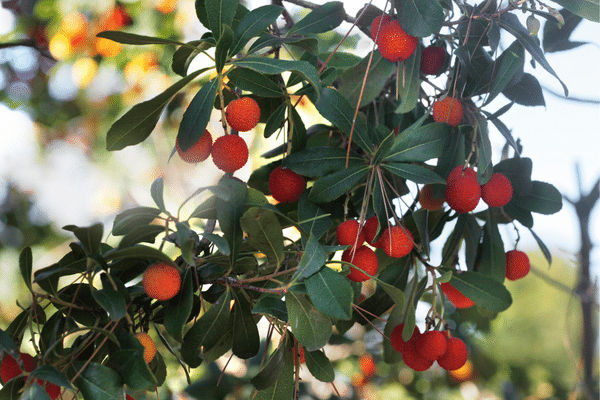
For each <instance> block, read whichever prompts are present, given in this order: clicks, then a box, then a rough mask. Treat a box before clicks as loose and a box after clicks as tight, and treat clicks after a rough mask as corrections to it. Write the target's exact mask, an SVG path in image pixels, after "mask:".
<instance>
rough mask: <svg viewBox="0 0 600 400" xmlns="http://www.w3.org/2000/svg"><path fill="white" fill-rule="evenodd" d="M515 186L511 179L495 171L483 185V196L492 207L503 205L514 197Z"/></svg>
mask: <svg viewBox="0 0 600 400" xmlns="http://www.w3.org/2000/svg"><path fill="white" fill-rule="evenodd" d="M512 195H513V187H512V183H510V180H509V179H508V178H507V177H506V176H504V175H503V174H501V173H499V172H494V173H493V174H492V177H491V178H490V180H489V181H488V182H487V183H486V184H485V185H482V186H481V198H482V199H483V201H484V202H485V203H486V204H487V205H488V206H490V207H502V206H505V205H507V204H508V202H509V201H510V199H512Z"/></svg>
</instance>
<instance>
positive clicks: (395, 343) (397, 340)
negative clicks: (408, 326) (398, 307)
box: [390, 324, 421, 353]
mask: <svg viewBox="0 0 600 400" xmlns="http://www.w3.org/2000/svg"><path fill="white" fill-rule="evenodd" d="M403 330H404V324H398V325H396V326H395V327H394V329H392V333H390V342H391V343H392V347H393V348H394V350H396V351H397V352H398V353H403V352H404V350H406V348H407V347H408V344H409V343H414V341H415V340H417V338H418V337H419V336H420V335H421V331H420V330H419V327H418V326H415V329H414V330H413V333H412V336H411V337H410V339H408V342H405V341H404V339H402V331H403Z"/></svg>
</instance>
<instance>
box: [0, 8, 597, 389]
mask: <svg viewBox="0 0 600 400" xmlns="http://www.w3.org/2000/svg"><path fill="white" fill-rule="evenodd" d="M292 3H295V2H292ZM555 3H557V4H559V5H562V6H564V7H567V8H568V10H570V11H568V10H562V11H561V12H560V13H559V12H558V11H557V10H556V9H554V8H551V7H549V6H547V5H546V4H545V3H542V2H538V1H536V0H532V1H518V2H511V3H509V4H508V5H507V6H506V7H504V8H503V7H501V6H500V5H498V4H497V3H496V1H493V0H490V1H484V2H482V3H481V4H479V5H476V6H472V5H469V4H464V3H463V2H460V1H454V2H453V1H450V0H439V1H438V0H426V1H425V0H423V1H405V0H396V1H394V2H392V3H391V4H390V7H389V10H381V9H378V8H376V7H374V6H372V5H368V6H365V7H364V8H362V9H361V10H360V11H359V12H358V14H357V15H356V16H355V17H350V16H348V15H347V14H346V12H345V10H344V5H343V3H341V2H329V3H326V4H324V5H321V6H311V7H310V8H311V10H310V12H308V13H307V14H305V15H304V16H303V17H302V18H300V19H298V20H294V19H293V18H292V16H291V15H290V14H289V12H288V11H287V9H286V8H285V7H284V5H283V4H282V3H281V2H279V3H278V4H273V5H267V6H262V7H258V8H256V9H252V10H250V9H248V8H246V7H245V6H243V5H242V4H239V3H238V1H237V0H204V1H202V0H198V1H196V2H195V9H196V14H197V17H198V19H199V21H200V22H201V23H202V25H203V26H204V27H206V28H207V29H208V30H209V32H208V33H207V34H205V35H203V36H202V37H201V38H198V39H197V40H193V41H190V42H188V43H181V42H178V41H175V40H171V39H165V38H157V37H149V36H142V35H137V34H133V33H128V32H126V31H104V32H102V33H100V34H99V36H100V37H101V38H104V39H107V40H111V41H114V42H118V43H121V44H123V45H129V46H146V45H165V46H177V50H176V51H175V52H174V54H173V60H172V65H171V67H172V70H173V72H174V73H176V74H178V75H179V76H180V78H179V79H178V80H176V81H175V82H174V83H173V84H172V86H170V87H169V88H168V89H167V90H165V91H164V92H163V93H161V94H159V95H157V96H156V97H154V98H152V99H150V100H148V101H145V102H143V103H140V104H138V105H136V106H134V107H133V108H131V109H130V110H129V111H128V112H126V113H125V114H124V115H122V116H121V117H120V118H119V119H118V120H116V121H115V122H114V124H113V125H112V127H111V128H110V130H109V131H108V133H107V138H106V143H107V149H108V150H109V151H118V150H121V149H123V148H125V147H127V146H134V145H137V144H139V143H141V142H142V141H144V140H145V139H146V138H148V137H149V135H151V134H152V132H153V130H154V128H155V126H156V125H157V123H158V122H159V120H160V117H161V114H162V112H163V110H164V109H165V107H167V106H168V104H169V102H170V101H171V100H172V99H173V97H174V96H175V95H176V94H177V93H178V92H179V91H181V90H184V88H186V86H187V87H190V86H192V85H191V84H192V82H195V84H196V85H197V87H198V90H197V93H196V94H195V95H194V97H193V99H192V100H191V102H190V103H189V105H188V107H187V109H186V111H185V113H184V114H183V116H182V118H181V121H180V125H179V131H178V134H177V137H176V143H177V146H174V148H173V154H172V156H175V153H176V152H177V153H178V154H179V156H181V157H182V158H184V159H186V157H184V156H183V154H186V153H187V152H192V153H193V155H195V156H197V158H194V157H193V156H192V154H190V153H187V154H189V155H190V157H189V159H190V160H192V161H194V162H195V160H202V161H201V162H215V164H217V165H218V166H219V168H221V169H222V170H223V171H224V175H223V176H222V178H221V179H220V180H219V182H218V183H217V184H216V185H214V186H208V187H202V188H198V190H197V191H196V192H195V193H194V195H193V196H191V197H190V198H187V199H182V201H181V203H182V205H184V204H189V203H193V202H196V203H197V206H196V208H195V209H194V210H193V211H192V212H191V213H190V214H189V215H181V212H180V210H169V209H167V207H166V206H165V201H164V198H163V190H164V182H163V180H162V178H159V179H157V180H156V181H155V182H154V183H153V184H152V187H151V189H150V191H151V195H152V198H153V199H154V202H155V205H153V206H151V205H147V206H143V207H137V208H132V209H128V210H125V211H123V212H121V213H120V214H119V215H117V217H116V218H115V220H114V224H113V226H112V229H111V234H112V236H113V237H116V238H118V243H116V244H114V245H111V244H109V243H106V241H105V240H104V236H105V235H104V234H105V229H104V227H103V226H102V225H101V224H95V225H92V226H88V227H78V226H73V225H71V226H66V227H65V229H66V230H68V231H70V232H72V233H73V235H74V236H75V238H76V239H77V241H75V242H73V243H71V244H70V251H69V252H68V253H67V254H65V255H64V257H63V258H61V259H60V260H59V261H57V262H56V263H55V264H53V265H50V266H48V267H46V268H42V269H40V270H38V271H36V272H35V274H34V273H32V264H33V261H32V252H31V249H30V248H29V247H27V248H25V249H24V250H23V251H22V253H21V256H20V259H19V267H20V271H21V273H22V276H23V279H24V280H25V282H26V284H27V287H28V289H29V290H30V291H31V294H32V302H31V304H30V305H29V306H28V307H27V308H25V309H24V310H23V312H22V313H21V314H20V315H19V316H18V317H17V318H16V319H15V320H14V321H13V323H12V324H11V325H10V326H9V327H8V328H7V329H6V330H4V331H1V332H0V345H1V346H2V348H3V349H4V350H5V351H7V352H8V354H9V355H10V357H13V358H14V359H15V360H17V365H18V364H19V363H21V365H23V364H22V363H23V358H24V357H23V356H21V355H20V353H19V349H20V344H21V342H22V341H23V339H24V337H25V335H26V334H27V335H31V337H32V338H33V341H34V347H35V349H36V351H37V353H38V357H37V359H38V361H39V364H40V365H39V366H37V365H34V366H33V368H26V369H14V371H16V374H13V375H12V376H11V375H6V378H7V379H6V381H5V382H4V384H5V385H4V387H3V388H2V390H0V394H2V395H3V396H5V397H3V398H11V399H12V398H14V399H17V398H36V399H45V398H57V397H58V396H61V394H60V393H58V392H56V390H50V388H51V385H55V386H59V387H61V388H62V393H63V394H64V393H70V392H74V393H76V396H79V397H82V398H84V399H86V400H93V399H102V400H104V399H122V398H123V397H124V394H125V391H142V390H148V391H152V390H155V388H157V387H159V386H161V385H162V384H163V383H164V382H165V379H166V376H167V374H168V373H169V372H170V371H167V367H166V363H165V358H166V357H170V358H173V359H176V360H177V361H178V362H179V363H180V364H181V365H182V366H183V367H184V370H185V372H186V374H188V371H189V370H190V369H193V368H197V367H198V366H200V365H201V364H203V363H204V364H208V363H211V362H212V361H214V360H216V359H218V358H219V357H221V356H222V355H224V354H225V353H227V352H228V351H231V352H232V354H233V356H235V357H238V358H240V359H244V360H247V359H258V360H259V362H260V368H259V369H258V372H257V374H256V375H255V376H254V377H253V378H252V379H251V380H250V383H251V384H252V385H253V387H254V389H255V394H254V398H255V399H266V398H276V399H291V398H297V397H298V395H299V372H298V371H299V368H300V366H301V364H302V363H303V362H305V365H306V368H307V369H308V371H309V372H310V373H311V374H312V375H313V376H314V377H315V378H316V379H318V380H320V381H323V382H332V381H333V380H334V377H335V374H334V367H333V365H332V363H331V361H330V360H329V358H328V355H327V352H326V350H324V348H325V346H326V345H327V344H328V343H330V342H332V341H335V340H336V338H339V336H340V335H343V334H344V333H345V332H346V331H348V330H349V329H350V328H351V327H352V326H353V325H354V324H357V323H358V324H362V325H365V326H368V325H374V322H375V321H383V322H384V323H385V326H384V329H383V331H380V333H381V335H383V337H384V338H383V354H384V356H383V357H384V360H385V361H386V362H388V363H390V364H395V363H399V362H404V363H405V364H406V365H408V366H409V367H411V368H413V369H415V370H417V371H422V370H425V369H428V368H430V367H431V366H432V365H433V364H434V363H435V362H436V361H437V362H438V364H439V365H440V366H442V367H443V368H445V369H448V370H455V369H457V368H459V367H460V366H462V365H463V364H464V362H465V361H466V356H467V346H466V345H465V343H464V341H463V340H462V339H461V338H460V337H459V336H460V334H459V333H458V332H453V331H452V329H449V328H450V325H449V324H448V321H447V315H448V311H447V308H448V307H479V308H481V309H482V310H485V312H486V313H487V315H489V317H490V318H493V316H494V315H495V314H497V313H499V312H502V311H504V310H506V309H507V308H508V307H510V305H511V302H512V300H511V295H510V293H509V291H508V290H507V289H506V287H505V286H504V281H505V279H506V277H507V276H509V277H510V276H514V275H513V274H510V273H508V271H509V270H510V271H512V270H513V269H514V268H518V271H519V274H517V275H522V274H523V271H524V269H525V268H526V269H527V271H528V268H529V264H528V260H527V261H526V263H521V264H519V265H517V266H515V265H512V264H511V261H510V260H511V259H512V258H508V259H507V256H506V253H507V252H508V251H509V250H514V249H516V248H517V243H506V242H505V240H503V237H502V235H501V233H500V230H499V226H500V225H502V224H512V225H513V226H514V229H515V230H517V231H518V232H520V231H521V230H527V231H529V232H530V233H531V235H533V237H534V238H535V240H536V241H537V242H538V244H539V246H540V248H541V250H542V252H543V253H544V255H545V256H546V258H547V259H548V261H549V262H550V261H551V255H550V252H549V251H548V249H547V248H546V246H545V245H544V244H543V242H542V240H541V239H540V238H539V237H538V235H536V234H535V233H534V231H533V230H532V229H533V225H534V219H533V214H535V213H540V214H545V215H548V214H553V213H556V212H557V211H559V210H560V209H561V207H562V198H561V195H560V193H559V192H558V191H557V190H556V188H555V187H554V186H552V185H551V184H550V183H546V182H540V181H535V180H532V178H531V173H532V168H533V161H532V160H531V159H529V158H525V157H522V156H521V150H522V148H521V144H520V142H519V141H517V140H515V139H514V138H513V136H512V134H511V132H510V131H509V129H508V128H507V127H506V125H505V124H504V123H503V122H502V120H501V118H503V117H504V115H505V114H506V113H508V112H509V111H510V109H511V107H512V105H514V104H520V105H525V106H540V105H544V98H543V93H542V90H541V87H540V85H539V83H538V81H537V79H536V78H535V76H533V75H532V74H529V73H527V72H525V71H524V64H525V61H526V60H527V57H530V58H531V60H532V63H535V64H536V65H538V66H540V67H541V68H542V69H543V70H545V71H546V73H550V74H551V75H553V76H554V77H555V78H556V79H558V81H559V82H560V83H561V85H562V86H563V88H564V93H565V95H567V94H568V92H567V87H566V86H565V85H564V83H563V82H562V81H561V80H560V78H559V77H558V75H557V74H556V72H555V71H554V70H553V69H552V67H551V65H550V64H549V63H548V61H547V60H546V58H545V54H544V53H545V51H546V52H548V51H561V50H567V49H569V48H572V47H573V46H577V45H578V43H576V42H569V33H570V32H572V31H573V29H574V27H575V26H576V25H577V24H578V23H579V22H580V21H581V18H582V17H584V18H587V19H591V20H595V21H596V22H597V21H598V13H597V11H598V3H597V2H594V1H592V2H590V1H577V0H574V1H567V0H560V1H559V0H556V1H555ZM301 4H303V5H305V6H310V5H307V4H304V3H303V2H302V3H301ZM522 11H525V12H528V13H530V16H529V17H528V19H527V23H526V24H525V25H524V24H522V23H521V21H520V19H519V18H518V17H517V15H516V14H517V13H520V12H522ZM538 18H542V19H545V20H546V22H545V23H544V42H543V43H540V40H539V39H538V37H537V36H536V35H537V31H538V29H539V25H540V23H539V20H538ZM343 21H347V22H350V23H351V24H352V28H351V29H352V30H361V31H362V32H363V33H364V34H366V35H367V36H369V37H371V38H372V39H373V43H374V45H373V51H371V52H369V53H368V54H367V55H366V56H364V57H359V56H357V55H356V54H352V53H348V52H344V51H341V50H339V49H338V48H335V49H332V50H329V51H327V52H322V51H321V50H322V49H320V48H319V40H318V36H317V34H321V33H327V32H331V31H332V30H334V29H336V28H337V27H339V26H340V24H341V23H342V22H343ZM561 26H562V30H561V29H559V27H561ZM565 32H567V33H566V34H565ZM348 33H350V32H348ZM501 34H503V35H507V36H508V37H511V38H512V43H511V44H510V45H509V46H508V47H507V48H506V49H503V50H501V49H500V47H499V42H500V35H501ZM344 38H345V37H344ZM209 50H210V52H209ZM201 54H203V55H207V56H208V58H210V59H211V60H212V62H213V63H212V64H211V65H210V66H207V67H205V68H202V69H199V70H195V71H190V70H189V66H190V63H191V62H192V60H193V59H194V58H195V57H197V56H199V55H201ZM290 55H292V56H294V57H292V56H290ZM188 85H189V86H188ZM500 94H502V95H503V96H504V97H505V98H507V99H508V101H507V104H506V105H505V106H503V107H501V108H500V109H497V110H494V109H489V104H490V103H491V102H492V100H494V99H496V98H498V96H499V95H500ZM239 99H242V101H241V102H240V100H239ZM302 101H310V102H311V103H312V104H314V106H315V107H316V110H317V111H318V112H319V114H320V115H321V116H322V117H323V118H324V120H326V121H328V122H327V123H319V124H316V125H312V126H306V124H305V122H304V119H303V117H302V116H301V113H300V112H298V105H299V104H300V102H302ZM234 102H235V103H234ZM233 104H235V105H233ZM230 105H232V106H231V108H230ZM213 110H219V111H220V113H221V122H222V128H223V132H218V133H216V132H212V133H211V132H208V131H207V130H206V128H207V125H208V123H209V121H210V118H211V114H212V113H213ZM257 123H260V124H263V125H261V127H262V129H261V131H262V133H263V135H264V137H266V138H269V137H271V136H272V135H278V137H279V138H280V140H279V142H280V146H277V147H275V148H273V149H272V150H271V151H269V152H268V153H267V154H266V155H265V158H267V159H268V160H269V162H268V163H266V165H264V166H262V167H260V168H258V169H256V170H255V171H253V173H252V175H251V176H250V178H249V179H248V181H247V182H244V181H242V180H240V179H239V178H237V177H236V176H235V171H237V170H238V169H239V168H241V167H242V166H243V165H244V164H245V163H246V161H247V158H248V148H247V145H246V141H245V139H244V135H248V134H244V133H243V132H238V130H236V129H239V130H240V131H241V130H252V129H253V127H254V126H255V125H256V124H257ZM490 123H491V124H493V125H494V126H495V127H496V128H497V130H498V132H499V134H501V135H503V137H504V138H505V140H506V144H507V145H506V148H505V151H503V154H502V157H493V154H492V146H491V141H490V134H495V133H493V132H492V133H491V132H490V130H489V124H490ZM232 127H236V129H234V128H232ZM206 135H211V136H210V140H207V139H208V137H207V136H206ZM213 137H215V138H216V139H215V140H214V142H213ZM174 141H175V138H174ZM217 143H218V144H217ZM197 144H198V145H197ZM195 146H197V147H195ZM209 153H210V154H212V157H211V160H212V161H211V160H207V159H208V154H209ZM509 153H512V157H509V156H508V155H509ZM493 159H499V161H498V162H496V163H494V161H493ZM274 171H276V172H275V173H274ZM282 171H284V172H283V173H282ZM275 193H277V194H275ZM411 193H412V194H413V196H406V195H408V194H411ZM270 194H273V195H274V196H272V197H271V198H269V197H268V196H269V195H270ZM273 197H274V198H275V199H274V200H272V198H273ZM409 197H410V198H411V200H409V201H407V200H406V199H407V198H409ZM481 199H483V200H481ZM277 200H278V201H277ZM349 220H356V222H355V223H349V224H347V225H344V227H343V228H341V226H342V223H344V221H349ZM351 225H352V226H354V227H355V228H348V227H350V226H351ZM289 228H293V229H289ZM338 228H339V229H338ZM445 229H446V230H447V231H448V232H449V234H448V235H442V232H443V231H444V230H445ZM290 232H291V233H290ZM363 232H364V234H363ZM342 237H343V238H344V239H343V240H341V238H342ZM338 239H340V240H338ZM434 241H443V246H438V247H441V254H432V253H431V251H430V249H431V248H432V247H431V243H432V242H434ZM365 242H366V244H365ZM155 243H160V245H158V246H152V244H155ZM173 253H177V257H176V258H175V259H172V258H171V257H170V256H169V255H168V254H173ZM342 254H343V255H342ZM434 260H439V261H434ZM507 260H509V261H508V262H507ZM149 267H153V268H152V269H150V268H149ZM149 270H152V276H151V277H149V276H147V275H146V272H147V271H149ZM525 273H526V271H525ZM142 276H143V280H142V281H141V282H140V278H141V277H142ZM60 278H63V279H60ZM59 279H60V281H59ZM367 280H373V281H375V287H376V289H375V291H374V293H372V294H370V296H368V297H365V296H364V294H363V293H361V288H362V282H364V281H367ZM33 283H35V284H36V286H33ZM149 287H151V288H152V289H151V292H150V290H149V289H148V288H149ZM165 293H167V294H165ZM361 294H363V295H362V296H361ZM446 300H448V301H446ZM418 301H425V302H427V303H429V304H430V310H429V312H428V314H427V319H426V321H425V324H424V325H421V326H418V325H417V322H416V317H415V307H416V304H417V302H418ZM262 320H266V321H267V322H268V327H269V328H268V330H267V332H266V335H261V333H260V332H259V329H258V326H257V325H258V323H259V322H260V321H262ZM148 331H150V332H152V333H153V335H156V336H158V337H159V338H160V340H161V341H162V343H163V344H164V348H165V349H167V350H168V352H169V354H161V352H156V353H154V351H155V349H153V346H154V344H153V343H151V340H150V343H149V340H148V337H147V336H140V335H139V334H140V333H146V332H148ZM69 336H74V337H76V339H74V340H72V341H67V340H66V338H67V337H69ZM277 336H279V337H280V339H279V341H277V340H275V338H276V337H277ZM140 337H143V338H144V340H143V342H142V341H141V340H140V339H139V338H140ZM261 342H262V343H263V344H262V345H261ZM3 365H4V361H3ZM21 372H23V374H24V376H25V378H26V379H23V376H21ZM187 377H188V383H189V384H190V386H189V388H188V389H187V393H188V394H189V395H191V396H195V397H197V398H202V390H203V387H202V386H201V385H200V386H198V385H196V384H194V382H192V381H191V379H190V378H189V374H188V375H187ZM2 379H3V380H4V379H5V376H4V375H3V376H2ZM214 385H216V382H215V383H214Z"/></svg>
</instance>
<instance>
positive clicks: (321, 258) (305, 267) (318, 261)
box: [296, 235, 327, 279]
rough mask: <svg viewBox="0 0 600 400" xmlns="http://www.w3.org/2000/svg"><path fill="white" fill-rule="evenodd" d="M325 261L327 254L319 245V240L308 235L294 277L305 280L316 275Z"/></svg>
mask: <svg viewBox="0 0 600 400" xmlns="http://www.w3.org/2000/svg"><path fill="white" fill-rule="evenodd" d="M326 261H327V253H326V252H325V249H323V246H322V245H321V244H320V243H319V239H318V238H317V237H316V236H314V235H310V237H309V238H308V241H307V242H306V245H305V246H304V252H303V253H302V257H301V258H300V263H298V272H297V273H296V277H298V278H299V279H305V278H308V277H310V276H312V275H314V274H316V273H317V272H319V270H321V269H322V268H323V266H324V265H325V262H326Z"/></svg>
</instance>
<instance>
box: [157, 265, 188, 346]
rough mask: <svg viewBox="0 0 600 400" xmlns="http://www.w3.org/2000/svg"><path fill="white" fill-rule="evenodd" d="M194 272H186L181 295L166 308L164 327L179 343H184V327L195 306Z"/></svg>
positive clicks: (182, 281) (180, 291)
mask: <svg viewBox="0 0 600 400" xmlns="http://www.w3.org/2000/svg"><path fill="white" fill-rule="evenodd" d="M193 279H194V276H193V272H192V270H191V269H190V268H188V269H186V270H185V273H184V274H183V279H182V280H181V289H180V290H179V293H178V294H177V295H176V296H175V297H174V298H172V299H171V300H169V303H168V304H167V306H166V307H165V320H164V323H163V324H164V326H165V329H166V331H167V332H168V333H169V335H171V336H172V337H173V339H175V340H177V341H178V342H182V341H183V327H184V326H185V324H186V322H187V321H188V319H189V317H190V315H191V313H192V307H193V304H194V285H193Z"/></svg>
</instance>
